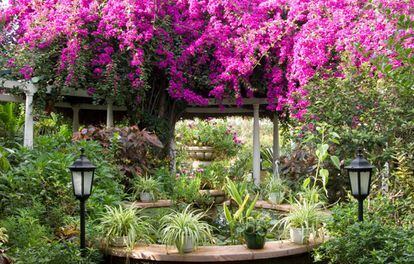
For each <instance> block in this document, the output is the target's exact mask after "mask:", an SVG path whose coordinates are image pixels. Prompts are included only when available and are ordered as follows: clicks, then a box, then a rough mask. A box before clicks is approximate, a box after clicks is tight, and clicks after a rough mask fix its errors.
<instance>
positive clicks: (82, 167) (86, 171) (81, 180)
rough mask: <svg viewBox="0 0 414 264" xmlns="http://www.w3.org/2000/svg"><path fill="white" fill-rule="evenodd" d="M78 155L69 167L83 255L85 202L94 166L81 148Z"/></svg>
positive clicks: (91, 182) (89, 192) (89, 189)
mask: <svg viewBox="0 0 414 264" xmlns="http://www.w3.org/2000/svg"><path fill="white" fill-rule="evenodd" d="M80 151H81V155H80V157H79V158H78V159H77V160H76V161H75V162H74V163H73V164H72V165H71V166H70V167H69V169H70V172H71V174H72V186H73V194H74V195H75V197H76V199H78V200H79V201H80V249H81V254H82V256H84V255H85V248H86V245H85V244H86V243H85V202H86V200H87V199H88V198H89V196H90V195H91V193H92V185H93V177H94V174H95V169H96V167H95V166H94V165H93V164H92V163H91V162H90V161H89V160H88V159H87V158H86V156H85V155H84V152H85V150H84V149H83V148H81V150H80Z"/></svg>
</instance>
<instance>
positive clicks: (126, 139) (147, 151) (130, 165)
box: [73, 126, 163, 178]
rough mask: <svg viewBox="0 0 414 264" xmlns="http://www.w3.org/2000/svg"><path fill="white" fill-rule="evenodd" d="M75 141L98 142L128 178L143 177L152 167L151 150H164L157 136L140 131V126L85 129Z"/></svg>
mask: <svg viewBox="0 0 414 264" xmlns="http://www.w3.org/2000/svg"><path fill="white" fill-rule="evenodd" d="M73 138H74V140H96V141H98V142H99V143H100V144H101V145H102V147H104V148H106V149H108V150H109V151H110V152H111V154H112V155H113V157H114V158H115V159H116V163H117V164H118V165H119V166H120V170H121V171H122V172H123V173H124V174H126V175H127V176H128V177H130V178H132V177H133V175H136V174H138V175H142V174H143V173H144V172H145V171H148V170H149V169H150V166H151V162H150V161H151V159H150V157H151V154H152V153H151V148H152V147H157V148H162V147H163V144H162V143H161V141H160V140H159V139H158V137H157V136H156V135H155V134H152V133H149V132H147V131H146V130H140V129H139V128H138V126H132V127H122V128H119V127H116V128H98V127H92V126H91V127H89V128H84V129H82V130H81V131H80V132H77V133H75V134H74V136H73Z"/></svg>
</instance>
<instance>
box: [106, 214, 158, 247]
mask: <svg viewBox="0 0 414 264" xmlns="http://www.w3.org/2000/svg"><path fill="white" fill-rule="evenodd" d="M139 213H140V211H138V210H136V209H134V208H123V207H122V206H119V207H109V206H106V211H105V212H104V213H103V214H102V216H101V217H100V219H99V220H100V229H101V232H102V235H103V241H104V243H105V244H106V245H107V246H108V245H109V246H114V247H129V248H132V247H133V246H134V245H135V244H136V243H138V242H142V243H149V242H152V241H153V239H152V237H151V234H153V233H154V228H153V227H152V226H151V224H149V223H148V221H147V219H146V218H145V217H144V216H140V215H139Z"/></svg>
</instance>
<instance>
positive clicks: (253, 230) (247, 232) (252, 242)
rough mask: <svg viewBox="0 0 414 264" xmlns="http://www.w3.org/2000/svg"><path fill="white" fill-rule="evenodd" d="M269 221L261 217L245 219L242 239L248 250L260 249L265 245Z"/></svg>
mask: <svg viewBox="0 0 414 264" xmlns="http://www.w3.org/2000/svg"><path fill="white" fill-rule="evenodd" d="M269 227H270V224H269V219H268V218H263V217H262V216H261V215H257V216H256V217H249V218H247V220H246V222H245V223H244V225H243V226H242V229H243V230H242V231H243V234H244V239H245V241H246V246H247V248H248V249H262V248H263V247H264V245H265V243H266V235H267V231H268V229H269Z"/></svg>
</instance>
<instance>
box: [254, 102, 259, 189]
mask: <svg viewBox="0 0 414 264" xmlns="http://www.w3.org/2000/svg"><path fill="white" fill-rule="evenodd" d="M259 106H260V105H259V104H254V105H253V179H254V183H255V184H256V185H259V184H260V124H259Z"/></svg>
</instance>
